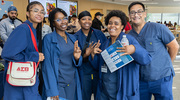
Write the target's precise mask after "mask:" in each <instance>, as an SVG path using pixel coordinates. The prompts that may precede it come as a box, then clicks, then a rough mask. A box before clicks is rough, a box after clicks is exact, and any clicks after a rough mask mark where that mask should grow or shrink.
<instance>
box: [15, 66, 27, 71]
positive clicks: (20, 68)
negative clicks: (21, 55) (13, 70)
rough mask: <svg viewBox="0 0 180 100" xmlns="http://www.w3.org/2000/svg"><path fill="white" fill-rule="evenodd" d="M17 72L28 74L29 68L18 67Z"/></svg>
mask: <svg viewBox="0 0 180 100" xmlns="http://www.w3.org/2000/svg"><path fill="white" fill-rule="evenodd" d="M17 71H22V72H24V71H25V72H28V71H29V67H18V68H17Z"/></svg>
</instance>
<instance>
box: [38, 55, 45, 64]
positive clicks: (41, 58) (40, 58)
mask: <svg viewBox="0 0 180 100" xmlns="http://www.w3.org/2000/svg"><path fill="white" fill-rule="evenodd" d="M43 60H44V54H43V53H39V61H38V62H40V61H43Z"/></svg>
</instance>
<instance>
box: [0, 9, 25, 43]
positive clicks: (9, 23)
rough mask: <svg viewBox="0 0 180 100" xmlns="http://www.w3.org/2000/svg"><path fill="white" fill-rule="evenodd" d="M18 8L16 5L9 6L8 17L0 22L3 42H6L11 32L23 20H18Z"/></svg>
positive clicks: (0, 34) (0, 33)
mask: <svg viewBox="0 0 180 100" xmlns="http://www.w3.org/2000/svg"><path fill="white" fill-rule="evenodd" d="M16 18H17V9H16V7H14V6H10V7H9V8H8V18H6V19H4V20H2V21H1V22H0V36H1V39H2V40H3V43H5V42H6V40H7V38H8V37H9V35H10V34H11V32H12V31H13V30H14V29H15V28H16V27H17V26H18V25H20V24H21V23H22V22H21V21H19V20H17V19H16Z"/></svg>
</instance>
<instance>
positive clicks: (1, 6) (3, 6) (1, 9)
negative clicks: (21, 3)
mask: <svg viewBox="0 0 180 100" xmlns="http://www.w3.org/2000/svg"><path fill="white" fill-rule="evenodd" d="M10 6H13V2H12V1H4V3H0V19H1V18H2V16H3V14H7V13H8V12H7V10H8V8H9V7H10Z"/></svg>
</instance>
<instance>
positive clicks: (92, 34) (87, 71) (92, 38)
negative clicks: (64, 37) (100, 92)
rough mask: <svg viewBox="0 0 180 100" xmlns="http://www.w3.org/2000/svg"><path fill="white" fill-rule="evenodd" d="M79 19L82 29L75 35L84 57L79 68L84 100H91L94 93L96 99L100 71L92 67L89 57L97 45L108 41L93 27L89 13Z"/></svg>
mask: <svg viewBox="0 0 180 100" xmlns="http://www.w3.org/2000/svg"><path fill="white" fill-rule="evenodd" d="M78 19H79V24H80V25H81V29H80V30H79V31H78V32H76V33H75V36H76V39H77V40H78V41H79V46H80V49H81V50H82V56H83V63H82V65H81V66H80V68H79V73H80V78H81V84H82V96H83V100H91V95H92V93H94V98H95V97H96V91H97V84H98V80H99V73H98V69H95V68H94V67H93V66H92V63H91V62H90V61H89V57H90V53H91V52H92V50H93V47H94V46H95V45H96V43H98V42H99V43H103V42H104V41H105V40H106V37H105V35H104V34H103V33H102V32H101V31H100V30H97V29H94V28H92V27H91V25H92V17H91V14H90V13H89V12H88V11H82V12H81V13H80V14H79V16H78ZM94 100H95V99H94Z"/></svg>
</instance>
